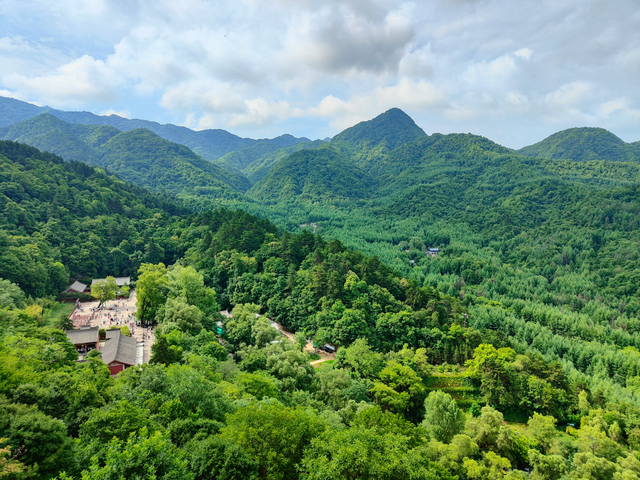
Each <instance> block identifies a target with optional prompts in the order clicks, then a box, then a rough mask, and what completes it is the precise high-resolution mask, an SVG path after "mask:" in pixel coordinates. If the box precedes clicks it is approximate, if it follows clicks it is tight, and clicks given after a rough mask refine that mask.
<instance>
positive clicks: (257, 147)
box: [218, 135, 311, 170]
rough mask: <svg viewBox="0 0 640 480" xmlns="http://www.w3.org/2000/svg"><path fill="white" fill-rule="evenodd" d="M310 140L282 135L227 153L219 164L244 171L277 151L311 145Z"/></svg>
mask: <svg viewBox="0 0 640 480" xmlns="http://www.w3.org/2000/svg"><path fill="white" fill-rule="evenodd" d="M309 142H311V140H309V139H308V138H295V137H293V136H291V135H281V136H280V137H276V138H274V139H273V140H258V141H257V142H256V143H255V144H254V145H251V146H250V147H245V148H242V149H240V150H235V151H233V152H230V153H227V154H226V155H224V156H222V157H221V158H220V159H219V160H218V162H220V163H222V162H224V163H226V164H228V165H230V166H231V167H233V168H235V169H237V170H243V169H245V168H246V167H248V166H249V165H250V164H251V163H253V162H255V161H256V160H258V159H259V158H261V157H264V156H265V155H268V154H270V153H272V152H275V151H276V150H280V149H282V148H287V147H291V146H293V145H296V144H298V143H309Z"/></svg>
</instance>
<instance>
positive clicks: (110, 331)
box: [105, 327, 121, 340]
mask: <svg viewBox="0 0 640 480" xmlns="http://www.w3.org/2000/svg"><path fill="white" fill-rule="evenodd" d="M105 334H106V337H105V339H106V340H111V339H112V338H114V337H117V336H118V335H121V333H120V327H118V328H110V329H108V330H106V331H105Z"/></svg>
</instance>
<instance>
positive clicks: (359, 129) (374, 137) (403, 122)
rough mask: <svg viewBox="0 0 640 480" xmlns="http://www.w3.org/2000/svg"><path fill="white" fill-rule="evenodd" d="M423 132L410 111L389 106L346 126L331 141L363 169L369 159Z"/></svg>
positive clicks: (422, 136)
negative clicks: (383, 110)
mask: <svg viewBox="0 0 640 480" xmlns="http://www.w3.org/2000/svg"><path fill="white" fill-rule="evenodd" d="M426 135H427V134H426V133H424V130H422V129H421V128H420V127H418V126H417V125H416V124H415V122H414V121H413V119H412V118H411V117H410V116H409V115H407V114H406V113H404V112H403V111H402V110H400V109H398V108H392V109H391V110H388V111H386V112H385V113H383V114H381V115H378V116H377V117H375V118H374V119H372V120H368V121H366V122H360V123H358V124H357V125H355V126H353V127H351V128H347V129H346V130H344V131H343V132H342V133H339V134H338V135H336V136H335V137H333V139H332V140H331V144H332V145H334V146H336V147H338V148H339V149H340V150H342V151H343V152H344V153H346V154H348V155H350V156H351V158H353V160H354V161H355V163H356V165H358V166H360V167H362V168H365V170H366V168H367V165H368V164H369V163H370V161H371V159H373V158H376V157H378V156H380V155H382V154H385V153H388V152H390V151H392V150H394V149H395V148H397V147H398V146H400V145H402V144H404V143H407V142H411V141H414V140H418V139H420V138H424V137H425V136H426Z"/></svg>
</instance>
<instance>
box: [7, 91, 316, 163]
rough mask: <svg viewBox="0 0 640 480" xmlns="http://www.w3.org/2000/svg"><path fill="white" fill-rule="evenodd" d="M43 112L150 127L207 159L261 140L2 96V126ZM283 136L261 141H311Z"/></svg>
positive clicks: (74, 119)
mask: <svg viewBox="0 0 640 480" xmlns="http://www.w3.org/2000/svg"><path fill="white" fill-rule="evenodd" d="M41 113H50V114H51V115H54V116H56V117H57V118H59V119H61V120H64V121H65V122H68V123H75V124H82V125H100V126H104V125H109V126H112V127H115V128H117V129H118V130H121V131H123V132H126V131H129V130H135V129H137V128H146V129H148V130H151V131H152V132H154V133H155V134H157V135H159V136H161V137H162V138H164V139H166V140H169V141H171V142H175V143H180V144H182V145H186V146H187V147H189V148H190V149H191V150H193V151H194V152H195V153H197V154H198V155H200V156H201V157H203V158H205V159H207V160H215V159H217V158H220V157H222V156H223V155H225V154H226V153H229V152H232V151H234V150H240V149H242V148H245V147H249V146H251V145H254V144H255V143H257V142H258V140H253V139H251V138H242V137H239V136H237V135H234V134H232V133H230V132H227V131H226V130H221V129H208V130H200V131H196V130H191V129H190V128H187V127H181V126H177V125H172V124H160V123H157V122H152V121H149V120H140V119H128V118H123V117H120V116H118V115H95V114H93V113H90V112H66V111H62V110H56V109H53V108H50V107H38V106H36V105H33V104H30V103H27V102H21V101H19V100H14V99H12V98H6V97H0V127H4V126H8V125H11V124H14V123H16V122H20V121H23V120H27V119H29V118H32V117H35V116H37V115H39V114H41ZM283 137H290V136H281V137H276V138H274V139H264V140H261V142H265V143H267V144H269V143H272V144H273V145H274V146H275V147H276V148H282V147H285V146H288V142H289V141H291V139H293V141H298V140H300V141H308V139H305V138H302V139H296V138H295V137H291V139H289V138H283Z"/></svg>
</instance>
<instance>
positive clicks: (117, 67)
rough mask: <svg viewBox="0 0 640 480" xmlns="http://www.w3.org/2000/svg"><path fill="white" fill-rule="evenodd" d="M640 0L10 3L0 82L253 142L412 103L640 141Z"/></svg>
mask: <svg viewBox="0 0 640 480" xmlns="http://www.w3.org/2000/svg"><path fill="white" fill-rule="evenodd" d="M636 3H637V2H636V1H635V0H614V1H604V0H523V1H521V2H515V3H514V2H511V1H508V0H483V1H478V0H434V1H432V2H415V1H411V0H408V1H400V0H275V1H274V2H268V3H265V2H255V1H253V0H239V1H237V2H210V1H208V0H185V1H184V2H174V1H171V0H132V1H128V2H119V1H114V0H98V1H95V2H83V1H81V0H61V1H60V2H56V3H55V4H53V3H51V2H45V1H44V0H30V1H29V2H24V1H19V0H6V1H5V4H6V6H7V8H5V9H4V11H6V13H5V12H4V11H3V20H6V21H5V22H3V23H4V26H5V27H6V28H5V29H4V31H3V33H2V37H0V64H2V66H3V68H2V69H1V70H0V90H1V91H4V92H5V93H6V94H7V95H10V96H13V97H16V98H20V99H24V100H29V101H34V102H39V103H40V104H50V105H53V106H57V107H59V108H64V107H82V108H83V109H89V110H93V111H96V112H105V111H113V112H121V113H123V112H124V113H127V114H130V115H132V116H134V117H143V118H152V119H154V120H158V121H163V122H173V123H182V124H185V125H188V126H191V127H192V128H212V127H214V126H215V128H228V129H233V130H236V131H239V132H240V133H242V134H245V135H249V136H255V137H264V136H267V135H270V134H273V135H276V134H280V133H284V131H283V130H282V128H283V127H282V125H287V128H293V129H294V131H291V132H290V133H294V134H298V135H306V136H319V137H324V136H327V135H333V134H335V133H337V131H338V130H339V129H341V128H343V127H345V126H350V125H352V124H354V123H357V122H358V121H361V120H365V119H367V118H371V117H372V116H375V115H377V114H379V113H381V112H383V111H385V110H387V109H388V108H391V107H400V108H403V109H405V110H407V112H408V113H410V114H411V115H412V116H413V117H414V119H415V120H416V121H417V122H418V123H419V124H420V125H421V126H423V127H424V128H425V129H427V130H429V131H442V132H444V133H446V132H447V131H474V132H475V133H480V134H483V135H486V136H488V137H490V138H493V139H495V140H497V141H501V142H502V143H504V144H507V145H509V146H514V147H518V146H522V145H521V144H522V143H533V142H534V141H537V140H539V139H540V138H541V136H543V135H546V134H548V133H549V130H550V129H551V128H565V127H570V126H576V125H578V126H579V125H580V124H586V123H590V122H591V123H598V124H599V125H600V126H603V127H605V128H618V129H621V130H619V131H616V133H617V134H619V135H621V136H623V137H624V135H625V134H626V135H627V138H629V139H634V136H635V139H636V140H637V139H640V119H639V118H638V115H636V112H637V111H638V110H637V105H638V102H639V101H640V91H638V89H637V87H636V83H637V81H636V78H637V75H638V72H639V71H640V40H638V38H637V35H634V34H635V32H637V31H638V30H640V14H638V13H636V12H637V5H636ZM292 119H296V120H295V121H293V120H292ZM322 122H324V124H322ZM310 124H313V125H324V126H321V127H319V128H318V131H317V133H316V132H313V131H305V130H299V131H295V129H296V128H300V129H302V126H304V125H310ZM298 125H301V126H300V127H298ZM512 138H513V140H512ZM518 143H520V145H518Z"/></svg>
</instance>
